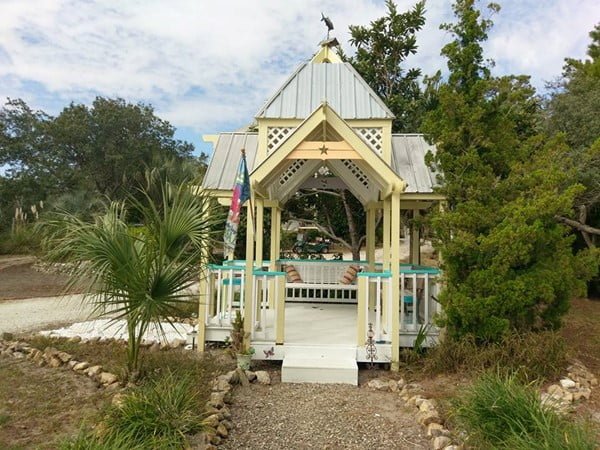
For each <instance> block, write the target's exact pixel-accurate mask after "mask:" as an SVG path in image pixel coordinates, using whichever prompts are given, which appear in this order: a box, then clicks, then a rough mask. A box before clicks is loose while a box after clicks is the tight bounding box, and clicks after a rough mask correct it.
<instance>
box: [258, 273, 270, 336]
mask: <svg viewBox="0 0 600 450" xmlns="http://www.w3.org/2000/svg"><path fill="white" fill-rule="evenodd" d="M262 283H263V285H262V301H261V302H260V308H261V319H260V321H261V323H260V328H261V330H262V331H263V333H264V335H265V338H266V337H267V305H268V304H269V302H268V299H267V289H268V287H269V283H267V276H266V275H264V276H263V281H262Z"/></svg>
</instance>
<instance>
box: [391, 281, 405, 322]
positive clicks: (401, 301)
mask: <svg viewBox="0 0 600 450" xmlns="http://www.w3.org/2000/svg"><path fill="white" fill-rule="evenodd" d="M404 283H405V276H404V274H403V273H401V274H400V327H399V328H400V331H402V330H403V329H404V295H405V292H404ZM394 287H395V288H396V289H397V288H398V286H392V288H394Z"/></svg>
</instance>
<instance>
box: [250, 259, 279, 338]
mask: <svg viewBox="0 0 600 450" xmlns="http://www.w3.org/2000/svg"><path fill="white" fill-rule="evenodd" d="M252 280H253V285H252V305H251V308H250V315H249V317H250V320H251V323H252V328H251V330H250V339H251V340H264V341H271V340H275V341H276V342H277V343H283V326H284V317H285V316H284V314H285V311H284V308H285V273H284V272H270V271H266V270H255V271H254V272H253V276H252Z"/></svg>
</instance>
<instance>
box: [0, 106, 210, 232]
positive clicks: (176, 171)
mask: <svg viewBox="0 0 600 450" xmlns="http://www.w3.org/2000/svg"><path fill="white" fill-rule="evenodd" d="M173 135H174V129H173V127H172V126H171V125H170V124H169V123H168V122H166V121H164V120H162V119H160V118H158V117H157V116H156V115H155V114H154V111H153V109H152V107H151V106H148V105H144V104H131V103H127V102H125V101H124V100H122V99H106V98H102V97H98V98H96V100H95V101H94V102H93V103H92V105H91V106H90V107H87V106H85V105H79V104H71V105H69V106H68V107H66V108H65V109H64V110H63V111H62V112H61V113H60V114H59V115H58V116H56V117H51V116H49V115H48V114H46V113H44V112H43V111H34V110H32V109H31V108H30V107H29V106H28V105H27V104H26V103H25V102H24V101H23V100H9V101H8V102H7V103H6V105H5V106H4V107H3V108H2V109H0V166H3V165H5V173H4V174H3V175H0V228H1V227H2V226H5V227H6V226H8V225H9V224H10V211H12V210H13V209H14V207H15V206H16V204H17V202H20V204H22V205H29V204H34V203H37V202H38V201H40V200H42V201H45V202H46V203H48V206H50V207H52V206H53V205H54V204H55V203H56V206H58V207H59V208H63V209H64V208H65V207H69V208H73V209H70V210H69V211H71V212H73V213H79V212H83V215H85V216H86V217H89V216H90V214H92V213H94V212H97V209H96V208H94V207H95V206H97V205H98V202H97V199H99V198H102V197H109V198H110V199H111V200H117V199H121V200H122V199H124V198H125V197H126V196H127V195H128V193H129V192H133V191H134V190H135V187H136V186H137V184H138V183H139V180H140V179H141V178H143V173H144V171H145V169H146V167H162V169H161V170H163V171H168V172H169V177H170V179H171V180H173V181H174V182H176V181H179V180H180V178H181V176H180V174H186V175H187V178H189V173H190V172H194V174H193V176H194V177H195V176H198V175H200V172H201V170H202V167H203V165H204V162H205V161H204V160H205V155H202V157H201V158H200V159H196V158H193V157H192V156H191V153H192V150H193V147H192V145H191V144H189V143H186V142H181V141H178V140H176V139H174V137H173ZM70 197H75V198H76V199H79V200H81V201H79V200H78V201H76V202H75V201H70V200H69V198H70ZM76 208H77V209H76Z"/></svg>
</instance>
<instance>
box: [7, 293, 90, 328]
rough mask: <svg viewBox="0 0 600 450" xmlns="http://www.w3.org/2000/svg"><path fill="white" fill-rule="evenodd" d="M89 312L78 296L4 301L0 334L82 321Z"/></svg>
mask: <svg viewBox="0 0 600 450" xmlns="http://www.w3.org/2000/svg"><path fill="white" fill-rule="evenodd" d="M91 312H92V311H91V306H90V305H89V304H88V303H84V302H83V301H82V296H81V295H66V296H60V297H43V298H30V299H26V300H6V301H2V302H0V333H3V332H10V333H22V332H28V331H37V330H41V329H44V328H49V327H51V326H57V325H62V324H66V323H73V322H78V321H83V320H86V319H88V318H89V317H90V314H91Z"/></svg>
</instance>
